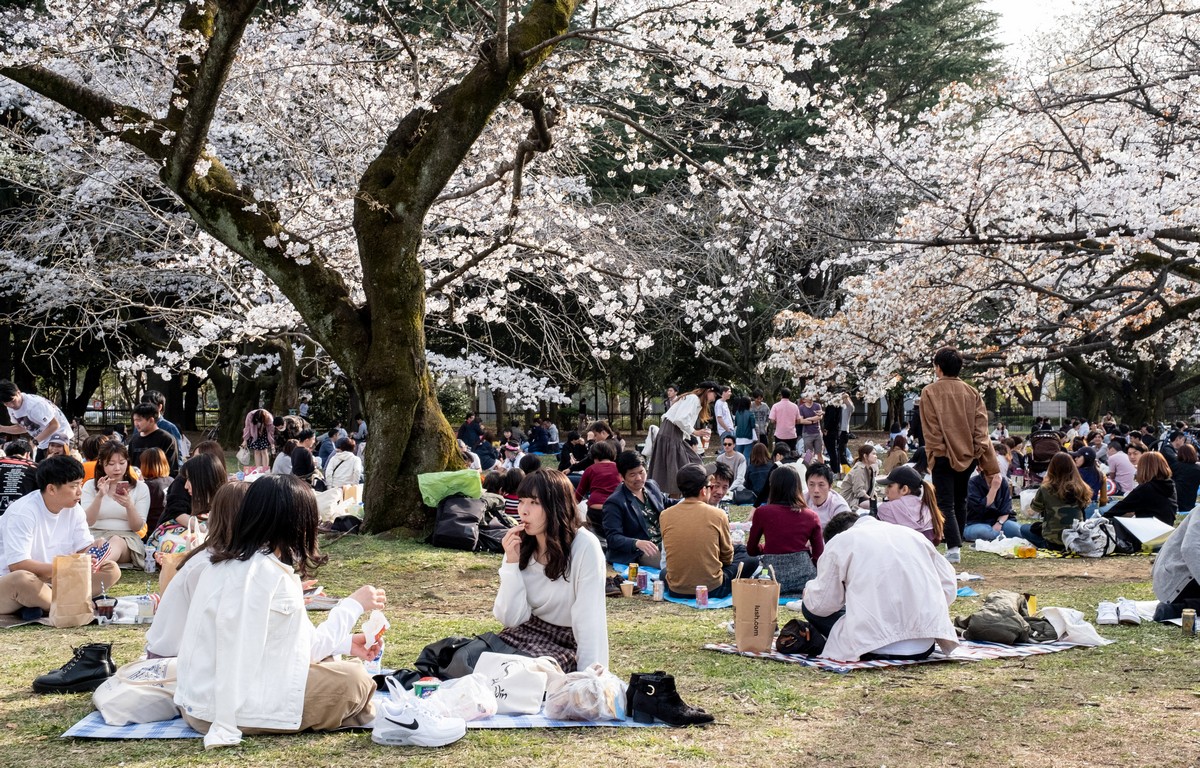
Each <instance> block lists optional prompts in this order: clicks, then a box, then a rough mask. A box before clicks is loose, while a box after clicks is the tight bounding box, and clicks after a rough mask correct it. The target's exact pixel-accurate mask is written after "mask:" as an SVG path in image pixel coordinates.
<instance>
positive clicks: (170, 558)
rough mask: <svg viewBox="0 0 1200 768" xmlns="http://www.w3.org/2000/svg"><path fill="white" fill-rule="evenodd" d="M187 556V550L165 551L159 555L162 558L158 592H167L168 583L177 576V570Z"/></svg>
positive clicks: (162, 593)
mask: <svg viewBox="0 0 1200 768" xmlns="http://www.w3.org/2000/svg"><path fill="white" fill-rule="evenodd" d="M187 556H188V553H187V552H163V553H162V554H160V555H159V557H161V558H162V560H161V561H160V562H159V564H158V594H160V595H165V594H167V585H168V584H170V583H171V579H173V578H175V572H176V571H178V570H179V566H180V565H182V564H183V559H184V558H185V557H187Z"/></svg>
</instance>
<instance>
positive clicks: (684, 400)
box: [650, 381, 717, 498]
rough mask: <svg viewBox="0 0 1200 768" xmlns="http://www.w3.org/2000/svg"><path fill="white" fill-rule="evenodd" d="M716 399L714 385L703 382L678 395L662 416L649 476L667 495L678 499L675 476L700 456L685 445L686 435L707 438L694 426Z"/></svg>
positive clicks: (705, 431)
mask: <svg viewBox="0 0 1200 768" xmlns="http://www.w3.org/2000/svg"><path fill="white" fill-rule="evenodd" d="M716 399H717V385H716V384H715V383H713V382H711V381H706V382H704V383H702V384H701V385H700V386H698V387H696V388H695V389H694V390H692V391H691V392H688V393H687V394H685V395H682V396H681V397H680V398H679V399H678V400H677V401H676V402H675V404H674V405H672V406H671V408H670V410H668V411H667V412H666V413H665V414H663V417H662V425H661V426H660V427H659V429H658V437H656V438H654V443H653V445H652V446H651V450H650V479H651V480H653V481H654V482H656V483H658V487H659V488H662V490H663V492H664V493H666V494H667V495H668V496H671V497H674V498H678V497H679V486H678V485H677V484H676V483H675V476H676V475H677V474H679V470H680V469H681V468H682V467H685V466H687V465H688V464H699V463H700V456H699V455H698V454H697V453H696V451H695V450H694V449H693V448H692V447H691V445H689V444H688V442H687V440H688V438H689V437H692V436H696V437H699V438H701V439H703V438H707V437H708V434H709V430H708V429H707V428H704V427H700V428H697V426H696V424H697V422H699V423H700V424H705V423H707V422H708V420H709V418H710V417H711V412H710V411H709V408H710V407H711V406H712V403H713V401H715V400H716Z"/></svg>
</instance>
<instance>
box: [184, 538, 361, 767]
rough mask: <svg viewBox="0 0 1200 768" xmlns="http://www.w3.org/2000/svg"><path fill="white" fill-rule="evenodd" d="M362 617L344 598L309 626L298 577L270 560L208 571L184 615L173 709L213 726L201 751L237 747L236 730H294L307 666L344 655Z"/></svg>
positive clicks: (257, 559)
mask: <svg viewBox="0 0 1200 768" xmlns="http://www.w3.org/2000/svg"><path fill="white" fill-rule="evenodd" d="M362 612H363V609H362V606H361V605H359V604H358V602H357V601H356V600H353V599H351V598H346V599H344V600H342V601H341V602H340V603H338V604H337V606H336V607H334V609H333V610H332V611H330V612H329V618H328V619H327V620H326V621H325V623H323V624H322V625H321V626H320V627H319V628H314V627H313V625H312V622H311V621H310V620H309V618H308V611H307V610H306V609H305V607H304V594H303V590H302V589H301V587H300V577H299V576H297V575H296V573H295V571H293V570H292V568H291V567H290V566H288V565H284V564H283V563H282V562H280V561H279V559H278V558H276V557H275V556H274V555H268V554H264V553H259V554H256V555H254V556H252V557H251V558H250V559H249V560H246V561H241V560H227V561H225V562H222V563H216V564H213V565H210V566H209V567H208V568H206V569H205V570H204V573H203V574H202V575H201V576H200V581H199V583H197V584H196V591H195V593H194V594H193V595H192V604H191V607H190V608H189V609H188V617H187V625H186V629H185V630H184V634H183V641H182V642H181V643H180V646H179V662H178V666H177V669H178V676H179V682H178V686H177V688H176V690H175V704H176V705H177V706H178V707H179V708H180V709H182V710H184V711H185V712H187V713H188V714H189V715H191V716H192V717H195V718H197V719H199V720H207V721H209V722H210V723H212V728H210V729H209V731H208V735H206V736H205V737H204V746H205V748H207V749H211V748H213V747H220V746H227V745H231V744H237V743H238V742H240V741H241V740H242V733H241V731H240V730H239V726H245V727H250V728H273V729H277V730H296V729H297V728H299V727H300V720H301V717H302V715H303V713H304V689H305V687H306V686H307V684H308V667H309V664H310V663H313V662H317V661H320V660H322V659H324V658H326V657H328V656H330V655H332V654H334V653H348V652H349V649H350V632H351V630H353V629H354V623H355V622H356V621H358V617H359V616H361V615H362Z"/></svg>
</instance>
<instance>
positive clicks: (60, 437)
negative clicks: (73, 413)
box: [0, 379, 74, 451]
mask: <svg viewBox="0 0 1200 768" xmlns="http://www.w3.org/2000/svg"><path fill="white" fill-rule="evenodd" d="M0 403H4V406H5V407H6V408H8V418H10V419H12V426H10V427H0V432H3V433H5V434H9V435H17V436H18V437H24V436H25V435H27V434H28V435H31V436H32V437H33V441H34V442H35V443H37V446H38V448H41V449H42V450H43V451H44V450H46V449H47V448H48V447H50V440H51V439H52V438H55V442H59V443H62V444H63V445H70V443H71V438H72V437H73V436H74V434H73V433H72V432H71V423H70V422H69V421H67V417H66V416H65V415H63V412H62V409H60V408H59V407H58V406H57V405H55V404H54V403H52V402H50V401H49V400H47V399H46V398H44V397H39V396H37V395H27V394H25V393H23V392H21V390H20V389H18V388H17V385H16V384H13V383H12V382H11V381H8V380H7V379H5V380H2V381H0Z"/></svg>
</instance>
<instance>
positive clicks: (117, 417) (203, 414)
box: [83, 407, 221, 429]
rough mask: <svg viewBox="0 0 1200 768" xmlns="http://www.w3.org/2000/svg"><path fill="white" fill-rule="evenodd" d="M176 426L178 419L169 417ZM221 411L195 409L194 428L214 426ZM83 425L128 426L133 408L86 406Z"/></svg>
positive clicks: (130, 422) (218, 419)
mask: <svg viewBox="0 0 1200 768" xmlns="http://www.w3.org/2000/svg"><path fill="white" fill-rule="evenodd" d="M167 418H168V419H170V420H171V421H172V422H175V424H176V426H178V425H179V421H180V419H171V417H170V416H168V417H167ZM220 419H221V412H220V411H218V410H217V409H215V408H198V409H197V410H196V428H197V429H207V428H208V427H215V426H217V424H218V423H219V422H220ZM83 423H84V426H88V427H91V426H97V427H108V426H113V425H114V424H124V425H125V426H129V425H131V424H133V409H132V408H116V407H113V408H88V409H87V411H86V412H85V413H84V415H83Z"/></svg>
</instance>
